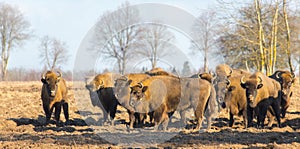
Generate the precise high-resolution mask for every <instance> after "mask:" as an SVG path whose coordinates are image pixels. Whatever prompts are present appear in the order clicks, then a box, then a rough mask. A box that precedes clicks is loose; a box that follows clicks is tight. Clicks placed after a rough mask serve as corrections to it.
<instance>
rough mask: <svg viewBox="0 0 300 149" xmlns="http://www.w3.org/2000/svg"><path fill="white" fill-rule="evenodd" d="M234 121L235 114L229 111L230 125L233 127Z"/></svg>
mask: <svg viewBox="0 0 300 149" xmlns="http://www.w3.org/2000/svg"><path fill="white" fill-rule="evenodd" d="M233 123H234V119H233V114H232V113H231V112H229V127H232V126H233Z"/></svg>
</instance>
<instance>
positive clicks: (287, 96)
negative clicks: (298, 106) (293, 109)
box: [269, 70, 295, 118]
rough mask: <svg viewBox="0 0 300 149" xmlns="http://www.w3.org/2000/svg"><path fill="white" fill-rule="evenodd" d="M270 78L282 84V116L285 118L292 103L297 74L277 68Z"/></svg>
mask: <svg viewBox="0 0 300 149" xmlns="http://www.w3.org/2000/svg"><path fill="white" fill-rule="evenodd" d="M269 77H270V78H272V79H274V80H276V81H278V82H279V83H280V85H281V91H282V100H281V117H282V118H284V117H285V114H286V110H287V108H288V107H289V105H290V100H291V96H292V94H293V92H292V90H291V86H292V84H293V83H294V81H295V74H293V73H291V72H289V71H284V70H277V71H276V72H275V73H274V74H273V75H271V76H269Z"/></svg>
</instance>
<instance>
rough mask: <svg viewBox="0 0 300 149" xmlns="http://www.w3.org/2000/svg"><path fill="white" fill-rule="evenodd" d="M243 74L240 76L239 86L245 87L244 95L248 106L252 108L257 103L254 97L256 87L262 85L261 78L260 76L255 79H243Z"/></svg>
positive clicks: (256, 90) (258, 87)
mask: <svg viewBox="0 0 300 149" xmlns="http://www.w3.org/2000/svg"><path fill="white" fill-rule="evenodd" d="M244 78H245V77H244V76H243V77H242V78H241V80H240V82H241V87H242V88H244V89H246V97H247V102H248V103H249V105H250V107H252V108H254V107H256V105H257V101H256V97H257V92H258V89H260V88H262V87H263V84H262V79H261V77H260V76H258V77H257V79H253V78H251V79H248V80H244Z"/></svg>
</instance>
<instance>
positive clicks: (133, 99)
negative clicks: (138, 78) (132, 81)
mask: <svg viewBox="0 0 300 149" xmlns="http://www.w3.org/2000/svg"><path fill="white" fill-rule="evenodd" d="M130 89H131V91H130V105H131V106H134V105H135V104H136V103H137V102H138V101H142V100H143V98H144V96H145V91H146V90H147V89H148V86H144V85H143V84H142V83H138V84H137V85H135V86H132V87H130Z"/></svg>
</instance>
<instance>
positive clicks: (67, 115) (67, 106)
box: [62, 102, 69, 124]
mask: <svg viewBox="0 0 300 149" xmlns="http://www.w3.org/2000/svg"><path fill="white" fill-rule="evenodd" d="M62 107H63V110H64V116H65V119H66V122H65V123H66V124H68V123H69V104H68V103H67V102H63V103H62Z"/></svg>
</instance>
